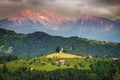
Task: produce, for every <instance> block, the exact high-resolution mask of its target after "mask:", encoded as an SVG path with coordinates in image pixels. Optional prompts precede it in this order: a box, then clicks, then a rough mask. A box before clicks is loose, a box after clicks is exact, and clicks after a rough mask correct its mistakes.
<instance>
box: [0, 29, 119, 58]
mask: <svg viewBox="0 0 120 80" xmlns="http://www.w3.org/2000/svg"><path fill="white" fill-rule="evenodd" d="M57 47H63V48H64V49H65V51H66V52H67V53H71V54H78V55H92V56H98V57H120V49H119V48H120V44H118V43H112V42H105V41H96V40H89V39H85V38H79V37H69V38H65V37H60V36H51V35H48V34H46V33H44V32H35V33H31V34H17V33H15V32H13V31H9V30H4V29H0V55H8V54H15V55H19V56H22V57H35V56H38V55H43V54H48V53H52V52H55V50H56V48H57Z"/></svg>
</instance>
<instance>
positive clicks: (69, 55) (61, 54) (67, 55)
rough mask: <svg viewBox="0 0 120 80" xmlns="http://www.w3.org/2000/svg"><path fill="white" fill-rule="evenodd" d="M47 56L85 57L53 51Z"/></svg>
mask: <svg viewBox="0 0 120 80" xmlns="http://www.w3.org/2000/svg"><path fill="white" fill-rule="evenodd" d="M46 57H47V58H85V57H83V56H78V55H73V54H68V53H53V54H49V55H47V56H46Z"/></svg>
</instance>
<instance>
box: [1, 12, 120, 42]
mask: <svg viewBox="0 0 120 80" xmlns="http://www.w3.org/2000/svg"><path fill="white" fill-rule="evenodd" d="M0 28H3V29H7V30H13V31H15V32H17V33H25V34H27V33H33V32H35V31H42V32H46V33H48V34H51V35H55V36H63V37H71V36H78V37H83V38H89V39H95V40H102V41H111V42H120V37H119V35H120V20H110V19H106V18H103V17H96V16H90V15H80V16H79V17H77V18H64V17H61V16H58V15H56V14H55V13H53V12H48V11H46V10H41V11H40V12H34V11H32V10H22V11H20V12H18V13H16V14H15V15H12V16H10V17H7V18H5V19H2V20H0Z"/></svg>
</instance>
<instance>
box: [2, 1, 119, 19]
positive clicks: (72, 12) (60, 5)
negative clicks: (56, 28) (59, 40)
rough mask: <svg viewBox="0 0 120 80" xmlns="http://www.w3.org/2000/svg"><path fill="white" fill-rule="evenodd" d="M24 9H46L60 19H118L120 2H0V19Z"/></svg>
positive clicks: (37, 10)
mask: <svg viewBox="0 0 120 80" xmlns="http://www.w3.org/2000/svg"><path fill="white" fill-rule="evenodd" d="M25 9H32V10H33V11H36V12H39V11H40V10H43V9H46V10H48V11H51V12H54V13H56V14H58V15H60V16H62V17H79V16H80V15H92V16H99V17H105V18H110V19H120V0H0V19H3V18H5V17H8V16H11V15H13V14H16V13H17V12H19V11H21V10H25Z"/></svg>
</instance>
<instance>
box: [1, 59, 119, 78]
mask: <svg viewBox="0 0 120 80" xmlns="http://www.w3.org/2000/svg"><path fill="white" fill-rule="evenodd" d="M119 64H120V59H118V60H106V59H102V60H98V61H95V63H92V64H91V65H90V68H91V69H78V67H77V66H74V68H68V69H57V70H52V71H46V70H35V69H32V70H31V69H29V68H28V67H20V68H18V69H17V70H15V71H10V70H9V69H8V66H7V65H6V63H4V64H3V66H2V68H0V80H120V65H119ZM78 66H79V65H78Z"/></svg>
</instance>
